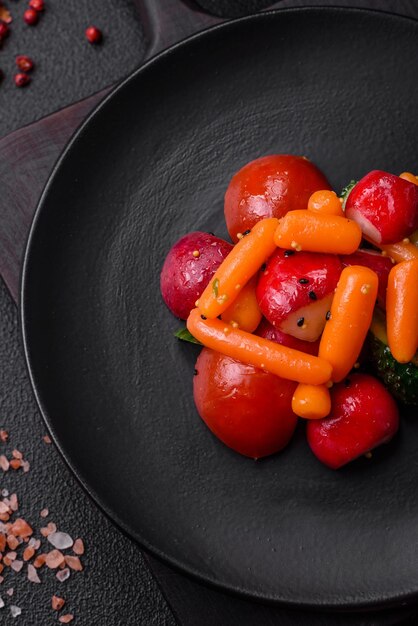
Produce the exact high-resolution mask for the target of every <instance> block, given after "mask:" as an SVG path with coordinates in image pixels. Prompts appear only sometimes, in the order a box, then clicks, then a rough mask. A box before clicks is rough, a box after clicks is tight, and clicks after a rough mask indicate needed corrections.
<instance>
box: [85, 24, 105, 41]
mask: <svg viewBox="0 0 418 626" xmlns="http://www.w3.org/2000/svg"><path fill="white" fill-rule="evenodd" d="M86 37H87V40H88V41H89V42H90V43H93V44H94V43H99V42H100V41H101V39H102V31H101V30H99V29H98V28H96V26H89V27H88V28H86Z"/></svg>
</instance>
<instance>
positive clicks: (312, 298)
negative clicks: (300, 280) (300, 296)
mask: <svg viewBox="0 0 418 626" xmlns="http://www.w3.org/2000/svg"><path fill="white" fill-rule="evenodd" d="M308 296H309V298H310V299H311V300H317V299H318V298H317V295H316V293H315V292H314V291H310V292H309V293H308Z"/></svg>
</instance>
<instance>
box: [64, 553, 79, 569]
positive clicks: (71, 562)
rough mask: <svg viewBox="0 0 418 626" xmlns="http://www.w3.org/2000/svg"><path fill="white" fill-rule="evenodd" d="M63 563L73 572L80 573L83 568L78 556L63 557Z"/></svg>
mask: <svg viewBox="0 0 418 626" xmlns="http://www.w3.org/2000/svg"><path fill="white" fill-rule="evenodd" d="M65 562H66V564H67V565H68V567H70V568H71V569H72V570H74V571H75V572H82V571H83V566H82V564H81V561H80V559H79V558H78V556H70V555H65Z"/></svg>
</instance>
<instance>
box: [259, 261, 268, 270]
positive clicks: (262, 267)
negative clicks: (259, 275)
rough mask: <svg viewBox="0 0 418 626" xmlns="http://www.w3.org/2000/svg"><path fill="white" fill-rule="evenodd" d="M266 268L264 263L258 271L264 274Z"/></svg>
mask: <svg viewBox="0 0 418 626" xmlns="http://www.w3.org/2000/svg"><path fill="white" fill-rule="evenodd" d="M266 267H267V264H266V263H263V265H262V266H261V267H260V270H261V271H262V272H265V271H266Z"/></svg>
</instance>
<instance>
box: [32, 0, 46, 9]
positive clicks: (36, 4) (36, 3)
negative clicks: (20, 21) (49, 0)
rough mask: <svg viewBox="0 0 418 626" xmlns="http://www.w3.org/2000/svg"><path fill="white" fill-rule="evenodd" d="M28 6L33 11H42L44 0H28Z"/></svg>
mask: <svg viewBox="0 0 418 626" xmlns="http://www.w3.org/2000/svg"><path fill="white" fill-rule="evenodd" d="M29 7H30V8H31V9H35V11H43V10H44V9H45V2H44V0H30V2H29Z"/></svg>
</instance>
